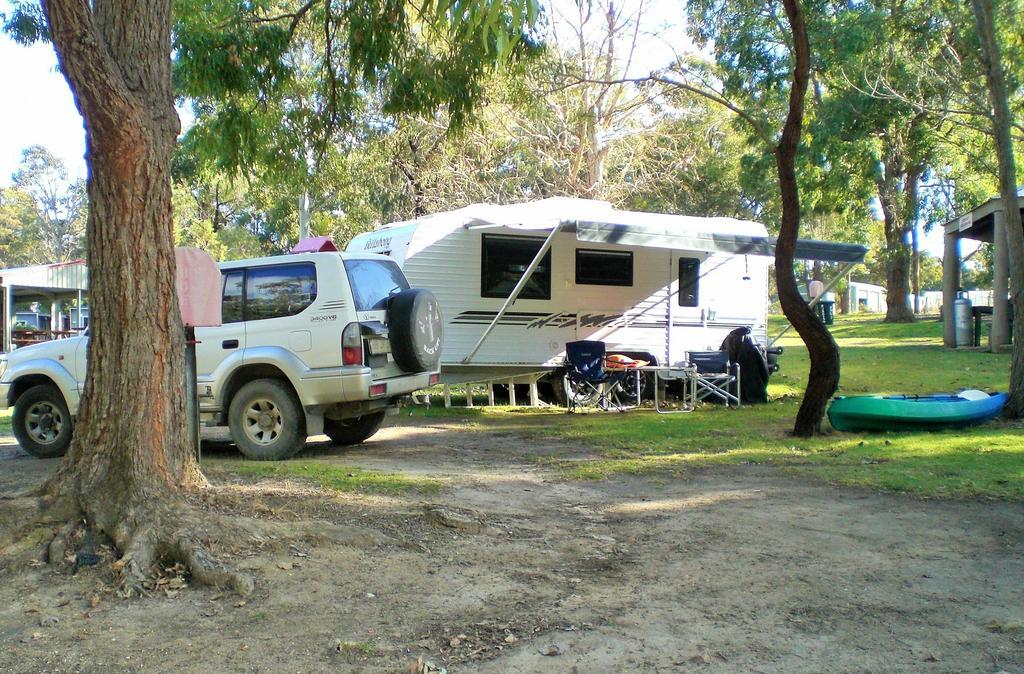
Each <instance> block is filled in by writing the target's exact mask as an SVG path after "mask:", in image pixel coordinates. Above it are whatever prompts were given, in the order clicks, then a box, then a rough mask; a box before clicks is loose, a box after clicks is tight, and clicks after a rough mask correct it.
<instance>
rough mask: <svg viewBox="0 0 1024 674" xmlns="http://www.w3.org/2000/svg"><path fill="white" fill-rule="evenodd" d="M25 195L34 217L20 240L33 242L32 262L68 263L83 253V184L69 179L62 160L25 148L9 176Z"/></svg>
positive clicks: (36, 148)
mask: <svg viewBox="0 0 1024 674" xmlns="http://www.w3.org/2000/svg"><path fill="white" fill-rule="evenodd" d="M12 178H13V183H14V187H15V188H16V189H20V190H22V191H24V192H25V193H26V194H28V195H29V196H30V197H31V198H32V201H33V204H34V206H35V212H36V217H35V219H34V222H33V223H32V225H31V226H30V227H31V230H30V231H26V232H24V233H23V238H25V239H29V240H32V241H33V242H34V247H35V250H34V251H33V253H34V254H33V255H32V256H31V257H32V259H33V261H34V262H40V263H41V262H47V263H49V262H68V261H69V260H74V259H76V258H79V257H81V256H82V254H83V252H84V245H83V244H84V236H85V218H86V212H87V208H86V195H85V181H84V180H73V179H71V178H70V177H69V176H68V171H67V167H66V166H65V165H64V161H63V160H62V159H61V158H60V157H57V156H56V155H54V154H53V153H52V152H50V151H49V150H47V149H46V148H45V147H42V146H41V145H33V146H31V147H28V148H25V149H24V150H22V153H21V164H20V165H19V166H18V170H17V171H15V173H14V175H13V176H12Z"/></svg>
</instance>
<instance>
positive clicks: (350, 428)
mask: <svg viewBox="0 0 1024 674" xmlns="http://www.w3.org/2000/svg"><path fill="white" fill-rule="evenodd" d="M383 423H384V412H374V413H373V414H364V415H363V416H361V417H356V418H355V419H344V420H343V421H334V420H333V419H324V433H326V434H327V436H328V437H329V438H330V439H331V442H332V443H333V444H335V445H358V444H359V443H360V442H363V441H364V440H367V439H369V438H371V437H372V436H373V434H374V433H376V432H377V431H379V430H380V427H381V424H383Z"/></svg>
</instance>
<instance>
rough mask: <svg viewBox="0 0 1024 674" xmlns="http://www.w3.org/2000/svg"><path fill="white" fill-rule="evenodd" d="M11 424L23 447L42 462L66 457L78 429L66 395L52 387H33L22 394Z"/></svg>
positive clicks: (47, 385) (41, 385)
mask: <svg viewBox="0 0 1024 674" xmlns="http://www.w3.org/2000/svg"><path fill="white" fill-rule="evenodd" d="M11 423H12V426H13V431H14V437H15V438H17V440H18V444H19V445H21V448H22V449H24V450H25V451H26V452H28V453H29V454H31V455H32V456H34V457H37V458H40V459H53V458H56V457H58V456H64V452H66V451H68V445H70V444H71V435H72V433H73V431H74V427H75V421H74V419H72V418H71V413H70V412H69V411H68V406H67V403H65V402H64V396H63V395H61V392H60V391H59V390H58V389H57V388H56V387H54V386H50V385H49V384H40V385H38V386H33V387H32V388H30V389H29V390H27V391H25V392H24V393H22V394H21V396H20V397H19V398H18V402H16V403H15V404H14V415H13V418H12V419H11Z"/></svg>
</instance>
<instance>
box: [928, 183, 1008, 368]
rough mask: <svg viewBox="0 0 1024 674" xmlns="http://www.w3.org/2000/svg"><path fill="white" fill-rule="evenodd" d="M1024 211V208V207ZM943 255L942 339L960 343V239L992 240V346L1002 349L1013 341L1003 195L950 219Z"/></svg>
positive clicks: (945, 341)
mask: <svg viewBox="0 0 1024 674" xmlns="http://www.w3.org/2000/svg"><path fill="white" fill-rule="evenodd" d="M1017 197H1018V199H1017V203H1018V205H1020V201H1021V199H1020V197H1024V188H1020V189H1018V190H1017ZM1021 212H1022V213H1024V208H1021ZM943 229H944V230H945V247H944V253H943V256H942V341H943V343H944V344H945V345H946V346H948V347H955V346H956V325H955V318H954V316H953V301H954V300H956V294H957V292H958V291H959V290H960V275H961V260H960V240H961V239H974V240H975V241H982V242H984V243H989V244H992V246H993V251H992V252H993V255H992V259H993V261H994V265H993V266H994V269H993V275H992V332H991V333H990V334H989V348H990V349H991V350H992V351H998V350H999V348H1000V347H1001V346H1003V345H1005V344H1009V343H1010V302H1009V292H1010V251H1009V244H1008V242H1007V240H1006V210H1005V209H1004V208H1003V200H1002V198H1000V197H992V198H991V199H989V200H988V201H986V202H985V203H983V204H982V205H980V206H978V207H977V208H975V209H974V210H972V211H970V212H969V213H965V214H963V215H961V216H960V217H958V218H956V219H954V220H950V221H949V222H947V223H946V224H945V225H944V226H943Z"/></svg>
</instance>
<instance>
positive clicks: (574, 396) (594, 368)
mask: <svg viewBox="0 0 1024 674" xmlns="http://www.w3.org/2000/svg"><path fill="white" fill-rule="evenodd" d="M606 353H607V352H606V348H605V345H604V342H596V341H590V340H581V341H578V342H568V343H567V344H566V345H565V378H564V383H565V398H566V407H568V409H569V411H570V412H574V411H576V410H577V409H580V408H583V407H597V408H599V409H602V410H605V411H619V412H621V411H623V410H625V409H628V407H629V406H627V405H625V404H623V402H622V400H623V398H625V397H626V393H625V391H624V389H623V383H624V382H625V380H626V377H627V376H628V374H630V373H627V372H626V371H625V370H607V369H605V355H606Z"/></svg>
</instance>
